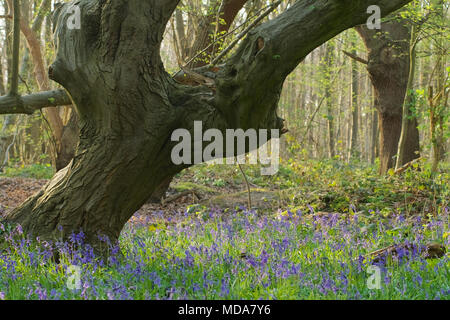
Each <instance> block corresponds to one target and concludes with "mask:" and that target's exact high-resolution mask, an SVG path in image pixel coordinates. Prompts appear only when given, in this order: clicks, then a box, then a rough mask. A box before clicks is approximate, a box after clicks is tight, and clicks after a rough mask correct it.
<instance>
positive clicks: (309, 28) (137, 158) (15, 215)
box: [0, 0, 409, 246]
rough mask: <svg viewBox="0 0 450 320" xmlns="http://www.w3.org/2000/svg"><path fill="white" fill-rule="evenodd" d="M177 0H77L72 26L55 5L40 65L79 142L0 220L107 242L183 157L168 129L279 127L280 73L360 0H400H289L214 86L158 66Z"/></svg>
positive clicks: (353, 20)
mask: <svg viewBox="0 0 450 320" xmlns="http://www.w3.org/2000/svg"><path fill="white" fill-rule="evenodd" d="M178 2H179V0H165V1H162V0H145V1H143V0H116V1H106V0H79V1H76V3H77V4H78V5H79V6H80V9H81V14H82V16H81V21H82V28H81V29H80V30H76V29H73V30H69V29H67V28H66V22H67V19H68V18H69V16H70V15H71V14H72V11H71V10H70V5H73V4H74V3H75V2H71V3H68V4H64V5H63V6H62V7H60V8H59V9H58V11H57V12H56V13H55V17H54V18H55V22H56V25H57V28H56V32H55V37H56V43H57V59H56V61H55V62H54V63H53V65H52V66H51V68H50V75H51V78H52V79H53V80H55V81H57V82H58V83H60V84H61V85H63V86H64V87H65V89H66V90H67V91H68V92H69V93H70V96H71V98H72V99H73V102H74V105H75V106H76V109H77V112H78V114H79V119H80V120H79V121H80V142H79V145H78V148H77V152H76V155H75V157H74V159H73V160H72V162H71V163H70V165H69V166H67V167H66V168H65V169H63V170H61V171H60V172H58V173H57V174H56V176H55V177H54V178H53V179H52V180H51V181H50V182H49V183H48V184H47V185H46V186H45V187H44V188H43V189H42V190H41V191H40V192H39V193H38V194H36V195H35V196H33V197H31V198H30V199H28V200H27V201H26V202H25V203H24V204H23V205H21V206H20V207H18V208H17V209H15V210H14V211H12V212H11V213H9V214H8V215H7V216H6V217H5V220H6V221H7V222H13V223H20V224H21V225H22V227H23V229H24V230H25V231H27V232H28V233H30V234H31V235H33V236H40V237H41V238H42V239H54V238H56V237H61V236H62V237H63V238H66V237H68V236H69V235H70V234H71V233H72V232H76V231H79V230H80V229H82V230H83V231H84V233H85V234H86V237H87V241H88V242H90V243H91V244H93V245H94V246H95V245H96V243H97V242H98V234H103V235H107V236H109V238H110V239H112V240H117V239H118V237H119V234H120V232H121V230H122V228H123V226H124V224H125V223H126V222H127V221H128V219H129V218H130V217H131V216H132V215H133V213H134V212H135V211H136V210H138V209H139V208H140V207H141V206H142V204H144V203H145V201H146V200H147V199H148V198H149V197H150V195H151V194H152V192H153V190H154V189H155V188H156V187H158V186H159V185H160V184H161V183H162V182H163V181H165V180H167V179H168V178H170V177H172V176H173V175H175V174H176V173H177V172H179V171H180V170H182V169H183V168H184V167H185V166H176V165H174V164H173V163H172V161H171V150H172V147H173V146H174V143H173V142H171V139H170V137H171V134H172V132H173V131H174V130H175V129H178V128H186V129H188V130H190V131H191V132H192V133H193V122H194V120H199V121H202V122H203V128H204V130H206V129H209V128H217V129H220V130H223V131H224V130H225V129H226V128H231V129H233V128H234V129H236V128H242V129H244V130H246V129H248V128H255V129H281V128H282V125H283V121H282V120H281V119H280V118H278V117H277V114H276V110H277V103H278V100H279V97H280V92H281V89H282V85H283V82H284V80H285V78H286V77H287V75H288V74H289V73H290V72H291V71H292V70H293V69H294V68H295V67H296V66H297V65H298V64H299V63H300V62H301V61H302V60H303V59H304V58H305V57H306V55H307V54H309V53H310V52H311V51H312V50H313V49H314V48H316V47H318V46H319V45H321V44H322V43H324V42H326V41H327V40H329V39H330V38H332V37H334V36H335V35H337V34H338V33H340V32H342V31H343V30H345V29H348V28H350V27H353V26H355V25H357V24H361V23H364V22H365V21H366V19H367V13H366V10H367V7H368V6H369V5H372V4H374V3H375V4H378V5H380V6H381V7H382V8H383V12H384V13H386V14H387V13H389V12H391V11H393V10H395V9H398V8H399V7H401V6H402V5H404V4H406V3H408V2H409V1H408V0H378V1H375V0H366V1H362V0H360V1H354V0H334V1H330V0H318V1H313V0H306V1H297V2H296V3H294V4H293V5H292V6H291V7H290V8H289V9H288V10H286V11H285V12H284V13H283V14H281V15H279V16H278V17H277V18H275V19H273V20H271V21H270V22H267V23H264V24H262V25H260V26H259V27H257V28H255V29H254V30H253V31H252V32H251V33H250V34H249V35H248V36H247V37H246V39H245V40H243V41H242V43H241V45H240V47H239V48H238V49H237V51H236V53H235V54H234V55H233V56H232V57H231V58H230V59H228V60H227V61H226V62H225V65H224V66H223V67H222V68H221V69H220V70H219V71H218V72H217V74H216V75H215V78H214V79H213V80H214V82H215V85H214V88H211V87H206V86H196V87H190V86H184V85H181V84H178V83H176V82H175V81H174V80H173V79H172V78H171V76H170V75H169V74H167V72H166V71H165V70H164V66H163V63H162V62H161V58H160V53H159V51H160V44H161V41H162V37H163V33H164V30H165V27H166V24H167V21H168V20H169V18H170V16H171V14H172V13H173V11H174V10H175V8H176V6H177V5H178ZM0 112H1V111H0ZM58 226H61V228H59V227H58ZM60 229H61V230H60Z"/></svg>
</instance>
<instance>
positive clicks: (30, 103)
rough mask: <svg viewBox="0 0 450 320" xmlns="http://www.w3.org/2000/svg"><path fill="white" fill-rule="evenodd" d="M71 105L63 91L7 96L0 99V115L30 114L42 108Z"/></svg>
mask: <svg viewBox="0 0 450 320" xmlns="http://www.w3.org/2000/svg"><path fill="white" fill-rule="evenodd" d="M71 104H72V101H71V100H70V97H69V95H68V94H67V93H66V91H65V90H52V91H43V92H39V93H34V94H30V95H26V96H12V95H7V96H3V97H0V114H13V113H14V114H20V113H23V114H32V113H33V112H35V111H36V110H39V109H42V108H48V107H57V106H68V105H71Z"/></svg>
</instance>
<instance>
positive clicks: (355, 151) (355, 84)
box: [349, 42, 359, 159]
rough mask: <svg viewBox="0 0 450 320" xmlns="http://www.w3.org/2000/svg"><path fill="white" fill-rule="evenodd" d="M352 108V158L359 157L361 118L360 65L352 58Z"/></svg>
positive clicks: (353, 52) (353, 51)
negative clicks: (359, 123) (359, 121)
mask: <svg viewBox="0 0 450 320" xmlns="http://www.w3.org/2000/svg"><path fill="white" fill-rule="evenodd" d="M355 46H356V44H355V43H354V42H352V47H353V49H352V54H354V55H356V48H355ZM351 95H352V97H351V108H352V135H351V140H350V156H349V159H350V158H359V148H358V130H359V125H358V118H359V104H358V96H359V72H358V65H357V62H356V61H355V60H352V93H351Z"/></svg>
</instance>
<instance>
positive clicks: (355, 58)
mask: <svg viewBox="0 0 450 320" xmlns="http://www.w3.org/2000/svg"><path fill="white" fill-rule="evenodd" d="M342 52H343V53H344V54H345V55H346V56H349V57H350V58H352V59H353V60H356V61H358V62H361V63H363V64H369V61H367V60H366V59H363V58H361V57H358V56H357V55H355V54H353V53H350V52H348V51H345V50H342Z"/></svg>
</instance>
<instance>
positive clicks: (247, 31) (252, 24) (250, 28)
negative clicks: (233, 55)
mask: <svg viewBox="0 0 450 320" xmlns="http://www.w3.org/2000/svg"><path fill="white" fill-rule="evenodd" d="M281 2H283V0H279V1H277V2H274V3H273V4H272V5H270V6H269V9H267V10H266V11H265V12H264V13H263V14H262V15H261V16H259V17H258V19H256V20H255V21H253V22H252V23H251V24H250V25H249V26H248V27H247V28H246V29H245V30H244V31H242V32H241V33H240V34H238V35H237V37H236V39H234V41H233V42H232V43H231V44H230V45H229V46H228V47H226V48H225V49H224V50H223V51H222V52H221V53H220V54H219V55H218V56H217V57H216V58H215V59H214V60H213V61H211V63H210V67H213V66H215V65H216V64H217V63H218V62H219V61H220V60H221V59H222V58H223V57H224V56H226V55H227V54H228V52H230V51H231V49H233V48H234V47H235V46H236V45H237V44H238V43H239V41H240V40H241V39H242V38H243V37H244V36H245V35H246V34H247V33H249V32H250V31H251V30H252V29H253V28H254V27H255V26H256V25H257V24H258V23H259V22H261V21H262V20H263V19H264V18H265V17H267V16H268V15H269V14H270V13H271V12H272V11H274V10H275V9H276V8H277V7H278V6H279V5H280V4H281Z"/></svg>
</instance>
